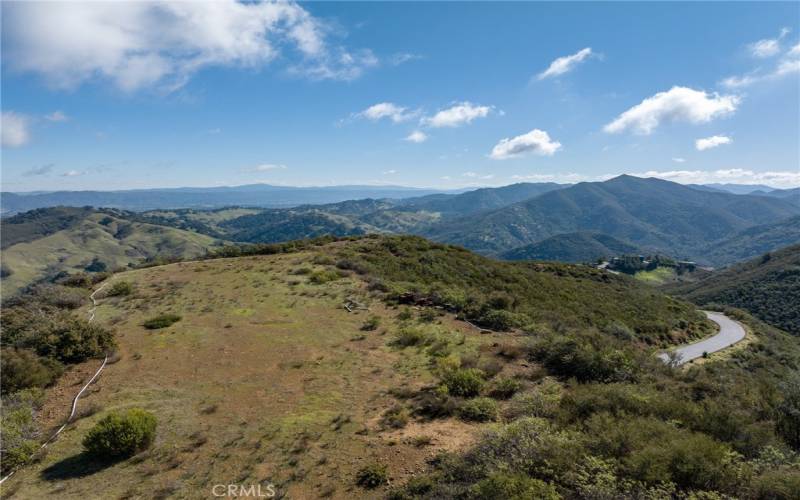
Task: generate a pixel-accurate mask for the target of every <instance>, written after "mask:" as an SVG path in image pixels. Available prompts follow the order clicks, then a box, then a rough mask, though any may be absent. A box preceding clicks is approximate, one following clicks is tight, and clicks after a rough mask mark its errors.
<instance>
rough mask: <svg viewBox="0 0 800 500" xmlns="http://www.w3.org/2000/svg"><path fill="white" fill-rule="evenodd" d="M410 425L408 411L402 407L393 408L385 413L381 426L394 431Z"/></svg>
mask: <svg viewBox="0 0 800 500" xmlns="http://www.w3.org/2000/svg"><path fill="white" fill-rule="evenodd" d="M407 423H408V410H407V409H405V408H403V407H402V406H400V405H396V406H393V407H391V408H389V409H388V410H386V412H384V414H383V417H381V425H383V426H384V427H389V428H392V429H400V428H402V427H405V426H406V424H407Z"/></svg>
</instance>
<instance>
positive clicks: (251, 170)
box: [242, 163, 286, 173]
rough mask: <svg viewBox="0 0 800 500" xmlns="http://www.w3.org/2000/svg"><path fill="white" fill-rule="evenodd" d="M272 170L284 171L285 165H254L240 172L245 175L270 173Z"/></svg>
mask: <svg viewBox="0 0 800 500" xmlns="http://www.w3.org/2000/svg"><path fill="white" fill-rule="evenodd" d="M272 170H286V165H279V164H276V163H262V164H261V165H256V166H255V167H252V168H248V169H245V170H243V171H242V172H245V173H254V172H270V171H272Z"/></svg>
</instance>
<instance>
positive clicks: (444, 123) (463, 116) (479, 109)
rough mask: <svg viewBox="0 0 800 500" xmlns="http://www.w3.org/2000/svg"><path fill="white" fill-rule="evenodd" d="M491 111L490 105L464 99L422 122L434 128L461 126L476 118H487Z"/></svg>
mask: <svg viewBox="0 0 800 500" xmlns="http://www.w3.org/2000/svg"><path fill="white" fill-rule="evenodd" d="M491 111H492V108H491V107H490V106H480V105H476V104H472V103H471V102H468V101H464V102H460V103H457V104H454V105H453V106H451V107H449V108H446V109H442V110H440V111H439V112H437V113H436V114H435V115H433V116H430V117H426V118H423V120H422V124H423V125H427V126H429V127H433V128H442V127H460V126H461V125H466V124H469V123H472V121H473V120H475V119H476V118H485V117H486V116H488V115H489V113H491Z"/></svg>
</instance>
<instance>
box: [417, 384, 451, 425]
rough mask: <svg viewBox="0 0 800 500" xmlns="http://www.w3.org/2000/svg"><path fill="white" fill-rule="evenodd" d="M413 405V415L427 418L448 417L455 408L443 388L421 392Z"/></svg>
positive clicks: (445, 389)
mask: <svg viewBox="0 0 800 500" xmlns="http://www.w3.org/2000/svg"><path fill="white" fill-rule="evenodd" d="M415 403H416V409H415V413H416V414H417V415H420V416H423V417H427V418H442V417H448V416H450V415H452V414H453V412H455V410H456V407H457V404H456V402H455V400H453V398H451V397H450V395H449V394H448V393H447V387H445V386H439V387H437V388H435V389H433V390H428V391H425V392H422V393H421V394H419V395H418V396H417V398H416V401H415Z"/></svg>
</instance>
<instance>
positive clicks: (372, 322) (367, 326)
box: [361, 315, 381, 332]
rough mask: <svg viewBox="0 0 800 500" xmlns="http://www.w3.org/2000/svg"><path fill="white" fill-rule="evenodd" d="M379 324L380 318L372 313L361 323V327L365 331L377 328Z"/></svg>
mask: <svg viewBox="0 0 800 500" xmlns="http://www.w3.org/2000/svg"><path fill="white" fill-rule="evenodd" d="M380 324H381V318H380V317H379V316H374V315H373V316H370V317H369V318H367V320H366V321H365V322H364V324H363V325H361V329H362V330H364V331H365V332H371V331H374V330H377V329H378V326H380Z"/></svg>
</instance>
